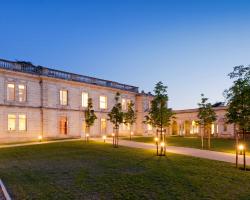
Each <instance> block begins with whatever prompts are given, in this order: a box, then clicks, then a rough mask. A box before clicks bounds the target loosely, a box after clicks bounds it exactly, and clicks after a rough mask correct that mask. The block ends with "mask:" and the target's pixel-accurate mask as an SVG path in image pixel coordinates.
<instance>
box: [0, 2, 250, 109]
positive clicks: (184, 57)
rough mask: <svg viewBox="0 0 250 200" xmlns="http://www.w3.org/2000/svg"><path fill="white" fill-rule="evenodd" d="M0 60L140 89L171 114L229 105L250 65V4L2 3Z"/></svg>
mask: <svg viewBox="0 0 250 200" xmlns="http://www.w3.org/2000/svg"><path fill="white" fill-rule="evenodd" d="M0 10H1V12H0V58H3V59H9V60H25V61H30V62H32V63H33V64H36V65H43V66H47V67H51V68H56V69H60V70H66V71H70V72H74V73H80V74H84V75H89V76H94V77H98V78H103V79H108V80H113V81H118V82H121V83H126V84H131V85H135V86H139V87H140V90H145V91H146V92H148V91H153V88H154V85H155V83H156V82H158V81H160V80H161V81H163V82H164V84H166V85H168V87H169V88H168V93H169V98H170V102H169V105H170V107H173V108H174V109H183V108H194V107H197V102H198V101H199V100H200V94H201V93H204V94H205V96H207V97H208V98H209V99H210V101H211V102H216V101H224V97H223V95H222V93H223V90H224V89H226V88H228V87H229V86H230V84H231V83H230V80H229V79H228V77H227V74H228V73H229V72H231V71H232V69H233V67H234V66H236V65H242V64H243V65H248V64H250V61H249V59H250V1H240V0H235V1H230V0H225V1H223V0H217V1H213V0H208V1H205V0H197V1H188V0H185V1H178V0H177V1H174V0H173V1H167V0H166V1H157V0H154V1H153V0H152V1H147V0H141V1H140V0H131V1H129V0H123V1H122V0H114V1H109V0H105V1H104V0H100V1H95V0H91V1H84V0H83V1H80V0H79V1H74V0H71V1H70V0H68V1H66V0H65V1H63V0H54V1H52V0H37V1H35V0H33V1H31V0H30V1H28V0H22V1H20V0H16V1H14V0H0Z"/></svg>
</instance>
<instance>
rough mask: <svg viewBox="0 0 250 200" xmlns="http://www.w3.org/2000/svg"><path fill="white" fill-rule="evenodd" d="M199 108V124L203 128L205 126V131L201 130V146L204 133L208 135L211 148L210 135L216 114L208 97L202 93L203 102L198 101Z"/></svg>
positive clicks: (208, 145)
mask: <svg viewBox="0 0 250 200" xmlns="http://www.w3.org/2000/svg"><path fill="white" fill-rule="evenodd" d="M198 106H199V110H198V115H197V117H198V121H197V122H198V124H199V125H200V127H201V128H203V133H202V132H201V146H202V148H203V146H204V145H203V144H204V142H203V136H204V134H206V135H207V138H208V140H207V147H208V148H210V143H211V142H210V136H211V125H212V123H213V122H215V121H216V118H217V116H216V114H215V112H214V110H213V108H212V104H211V103H209V102H208V98H206V97H205V96H204V94H201V102H200V103H198Z"/></svg>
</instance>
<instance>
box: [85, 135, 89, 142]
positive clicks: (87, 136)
mask: <svg viewBox="0 0 250 200" xmlns="http://www.w3.org/2000/svg"><path fill="white" fill-rule="evenodd" d="M88 141H89V134H88V133H86V134H85V142H88Z"/></svg>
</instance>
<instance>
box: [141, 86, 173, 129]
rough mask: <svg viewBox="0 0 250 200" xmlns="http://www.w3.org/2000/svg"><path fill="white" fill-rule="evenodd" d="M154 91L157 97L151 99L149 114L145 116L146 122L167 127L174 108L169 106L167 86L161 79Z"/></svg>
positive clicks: (159, 126)
mask: <svg viewBox="0 0 250 200" xmlns="http://www.w3.org/2000/svg"><path fill="white" fill-rule="evenodd" d="M154 93H155V97H154V99H153V100H152V101H151V108H150V109H149V112H148V115H147V116H145V119H146V120H145V123H147V124H150V125H152V126H153V127H155V128H159V129H162V128H166V127H168V126H169V125H170V122H171V118H172V117H173V112H172V109H170V108H168V107H167V102H168V94H167V86H164V85H163V83H162V82H161V81H160V82H158V83H157V84H156V85H155V89H154Z"/></svg>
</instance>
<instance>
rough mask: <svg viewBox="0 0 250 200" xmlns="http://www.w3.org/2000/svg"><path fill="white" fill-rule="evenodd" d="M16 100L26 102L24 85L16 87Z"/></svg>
mask: <svg viewBox="0 0 250 200" xmlns="http://www.w3.org/2000/svg"><path fill="white" fill-rule="evenodd" d="M18 99H19V102H24V101H26V86H25V85H18Z"/></svg>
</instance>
